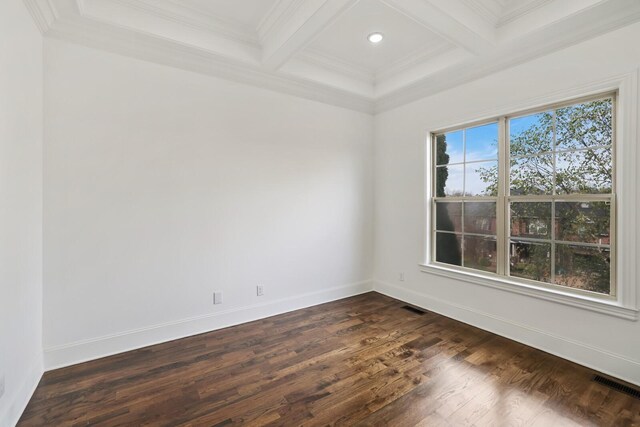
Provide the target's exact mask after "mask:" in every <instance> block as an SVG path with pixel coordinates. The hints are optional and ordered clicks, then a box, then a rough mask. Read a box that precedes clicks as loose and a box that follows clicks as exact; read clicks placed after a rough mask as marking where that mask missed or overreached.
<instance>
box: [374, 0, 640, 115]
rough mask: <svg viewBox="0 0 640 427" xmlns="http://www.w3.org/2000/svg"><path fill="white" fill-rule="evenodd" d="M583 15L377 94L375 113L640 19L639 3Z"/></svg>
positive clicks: (616, 1)
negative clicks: (382, 94) (382, 93)
mask: <svg viewBox="0 0 640 427" xmlns="http://www.w3.org/2000/svg"><path fill="white" fill-rule="evenodd" d="M580 15H581V17H580V19H579V20H574V21H566V20H565V21H560V22H555V23H553V24H552V25H549V26H547V27H545V28H544V30H543V31H537V32H535V33H532V34H530V35H528V36H524V37H521V38H519V39H517V40H515V41H513V42H511V43H507V44H504V45H501V46H500V47H498V48H496V49H495V50H494V51H492V52H491V53H490V54H488V55H483V56H476V57H473V58H472V59H470V60H468V61H465V62H464V63H461V64H458V65H457V66H456V67H455V69H444V70H441V71H438V72H437V73H434V74H432V75H430V76H428V78H425V79H422V80H419V81H416V82H414V83H413V84H409V85H407V86H404V87H402V88H400V89H398V90H396V91H394V92H392V93H390V94H387V95H384V96H381V97H378V98H376V104H375V112H376V113H379V112H383V111H387V110H390V109H393V108H396V107H399V106H401V105H404V104H408V103H410V102H413V101H417V100H419V99H421V98H425V97H428V96H431V95H433V94H436V93H438V92H442V91H444V90H447V89H450V88H453V87H455V86H459V85H462V84H464V83H468V82H470V81H473V80H477V79H480V78H482V77H485V76H487V75H489V74H492V73H495V72H498V71H501V70H504V69H506V68H510V67H514V66H516V65H518V64H522V63H525V62H527V61H530V60H533V59H535V58H538V57H541V56H544V55H547V54H550V53H552V52H556V51H558V50H560V49H563V48H566V47H568V46H571V45H575V44H578V43H580V42H582V41H585V40H588V39H591V38H594V37H596V36H599V35H601V34H604V33H607V32H610V31H614V30H616V29H618V28H621V27H623V26H625V25H629V24H631V23H634V22H637V21H640V2H638V1H637V0H610V1H608V2H605V3H601V4H599V5H598V6H594V7H592V8H589V9H588V10H586V11H584V12H582V13H581V14H580ZM570 27H572V28H570ZM569 30H571V31H569Z"/></svg>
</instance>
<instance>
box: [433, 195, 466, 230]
mask: <svg viewBox="0 0 640 427" xmlns="http://www.w3.org/2000/svg"><path fill="white" fill-rule="evenodd" d="M436 230H440V231H455V232H458V233H460V232H462V203H461V202H451V203H449V202H446V203H443V202H436Z"/></svg>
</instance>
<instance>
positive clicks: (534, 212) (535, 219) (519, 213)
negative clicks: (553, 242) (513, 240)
mask: <svg viewBox="0 0 640 427" xmlns="http://www.w3.org/2000/svg"><path fill="white" fill-rule="evenodd" d="M510 212H511V235H512V236H518V237H531V238H536V239H551V202H513V203H511V209H510Z"/></svg>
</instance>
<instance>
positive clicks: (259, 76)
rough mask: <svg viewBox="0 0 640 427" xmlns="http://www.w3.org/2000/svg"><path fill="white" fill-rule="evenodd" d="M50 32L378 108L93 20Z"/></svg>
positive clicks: (333, 102) (370, 101) (317, 85)
mask: <svg viewBox="0 0 640 427" xmlns="http://www.w3.org/2000/svg"><path fill="white" fill-rule="evenodd" d="M96 30H98V31H96ZM47 36H48V37H51V38H55V39H58V40H63V41H70V42H73V43H77V44H80V45H84V46H87V47H92V48H97V49H102V50H106V51H109V52H112V53H116V54H120V55H125V56H129V57H133V58H137V59H142V60H146V61H150V62H155V63H158V64H163V65H168V66H171V67H175V68H181V69H185V70H188V71H193V72H197V73H201V74H207V75H211V76H214V77H219V78H224V79H227V80H231V81H235V82H238V83H242V84H248V85H252V86H257V87H259V88H262V89H267V90H273V91H277V92H281V93H285V94H289V95H294V96H298V97H301V98H306V99H310V100H313V101H319V102H323V103H327V104H331V105H335V106H338V107H343V108H347V109H351V110H355V111H360V112H363V113H367V114H372V113H373V109H374V103H373V99H371V98H368V97H365V96H361V95H357V94H353V93H351V92H348V91H346V90H342V89H337V88H332V87H328V86H326V85H324V84H320V83H317V82H313V81H310V80H306V79H302V78H299V77H294V76H283V75H281V74H279V73H277V72H275V71H269V70H265V69H263V68H261V67H260V66H259V64H249V63H246V62H242V61H238V60H233V59H231V58H228V57H223V56H221V55H218V54H216V53H214V52H211V51H208V50H205V49H201V48H197V47H194V46H190V45H185V44H183V43H177V42H175V41H171V40H167V39H164V38H161V37H157V36H155V35H153V34H141V33H137V32H134V31H132V30H128V29H126V28H119V27H114V26H110V25H106V24H104V23H101V22H97V21H91V20H89V19H78V18H76V19H67V20H65V21H64V22H60V25H56V26H55V27H52V28H51V29H50V30H49V31H48V32H47Z"/></svg>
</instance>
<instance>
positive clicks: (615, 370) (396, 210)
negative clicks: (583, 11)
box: [374, 25, 640, 383]
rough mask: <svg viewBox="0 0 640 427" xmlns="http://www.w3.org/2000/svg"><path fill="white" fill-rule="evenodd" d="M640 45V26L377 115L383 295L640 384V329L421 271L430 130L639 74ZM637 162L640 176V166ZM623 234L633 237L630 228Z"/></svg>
mask: <svg viewBox="0 0 640 427" xmlns="http://www.w3.org/2000/svg"><path fill="white" fill-rule="evenodd" d="M638 40H640V25H634V26H632V27H627V28H624V29H621V30H618V31H616V32H613V33H610V34H608V35H605V36H602V37H599V38H597V39H593V40H591V41H587V42H584V43H582V44H580V45H576V46H574V47H571V48H568V49H566V50H563V51H561V52H557V53H555V54H552V55H548V56H546V57H542V58H539V59H536V60H534V61H531V62H528V63H526V64H523V65H520V66H517V67H515V68H512V69H508V70H505V71H502V72H500V73H497V74H494V75H492V76H489V77H486V78H483V79H481V80H478V81H474V82H471V83H468V84H465V85H462V86H459V87H457V88H454V89H451V90H448V91H446V92H443V93H439V94H437V95H434V96H431V97H429V98H426V99H422V100H420V101H418V102H415V103H412V104H409V105H406V106H403V107H400V108H397V109H395V110H392V111H388V112H386V113H383V114H379V115H378V116H376V120H375V145H374V153H375V163H374V165H375V166H374V169H375V215H374V221H375V233H374V235H375V245H374V246H375V255H374V284H375V288H376V289H377V290H379V291H381V292H384V293H387V294H389V295H392V296H396V297H400V298H402V299H405V300H407V301H409V302H413V303H415V304H418V305H421V306H423V307H425V308H428V309H431V310H434V311H437V312H440V313H442V314H445V315H447V316H451V317H454V318H457V319H460V320H462V321H465V322H468V323H472V324H475V325H477V326H480V327H482V328H485V329H488V330H492V331H495V332H498V333H500V334H502V335H505V336H508V337H510V338H513V339H516V340H519V341H522V342H525V343H529V344H531V345H533V346H536V347H539V348H542V349H544V350H546V351H549V352H552V353H555V354H558V355H561V356H564V357H566V358H569V359H572V360H575V361H578V362H580V363H583V364H586V365H590V366H592V367H594V368H596V369H600V370H602V371H605V372H609V373H611V374H615V375H617V376H619V377H621V378H623V379H627V380H629V381H633V382H635V383H640V322H634V321H629V320H624V319H620V318H616V317H612V316H609V315H605V314H598V313H595V312H591V311H585V310H583V309H579V308H574V307H569V306H566V305H561V304H558V303H555V302H549V301H544V300H540V299H535V298H532V297H529V296H524V295H517V294H514V293H510V292H507V291H502V290H498V289H492V288H488V287H483V286H479V285H477V284H473V283H467V282H460V281H457V280H451V279H445V278H443V277H440V276H435V275H431V274H427V273H423V272H421V271H420V268H419V267H418V264H419V263H420V262H422V261H423V256H424V255H423V254H424V248H423V245H424V243H423V241H424V240H423V230H424V228H425V224H424V202H425V196H424V194H425V164H424V161H425V143H426V138H427V132H428V130H429V129H431V130H436V129H434V127H438V126H443V124H447V123H448V124H456V123H464V122H465V121H469V120H473V119H477V118H478V116H481V115H482V114H483V112H486V111H493V110H497V109H500V108H501V106H503V105H511V104H514V105H516V104H517V105H523V106H524V105H526V104H527V102H529V101H530V100H533V99H535V98H538V97H540V96H543V95H547V94H552V93H554V92H556V91H562V90H565V89H567V88H571V87H576V86H579V85H582V84H588V83H591V82H593V81H597V80H599V79H603V78H607V77H610V76H612V75H615V74H619V73H627V72H630V71H632V70H634V69H637V67H638V66H640V43H637V41H638ZM635 96H637V93H636V94H635ZM636 101H637V99H636ZM631 142H632V143H637V141H631ZM638 152H639V153H640V151H638ZM630 163H631V164H632V165H634V167H635V165H637V164H640V159H635V160H634V159H631V162H630ZM631 185H633V184H631ZM619 230H620V232H621V233H624V232H625V224H619ZM638 237H640V236H635V239H636V242H637V241H638ZM631 268H635V266H631ZM399 272H404V273H405V281H404V282H401V281H399Z"/></svg>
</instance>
